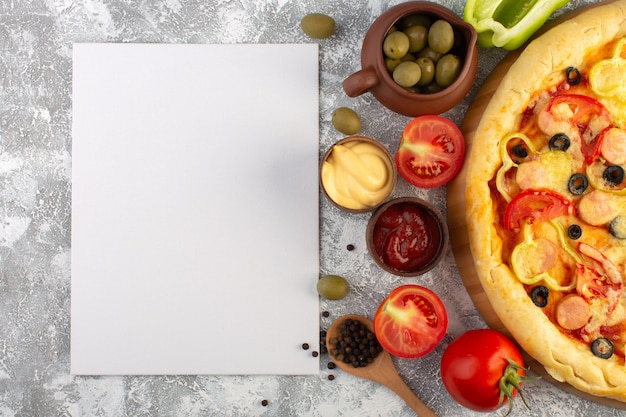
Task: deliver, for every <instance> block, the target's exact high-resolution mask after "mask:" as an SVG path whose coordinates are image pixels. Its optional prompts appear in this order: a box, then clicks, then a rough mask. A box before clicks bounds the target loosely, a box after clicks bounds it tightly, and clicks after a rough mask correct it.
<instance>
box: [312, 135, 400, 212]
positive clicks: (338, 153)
mask: <svg viewBox="0 0 626 417" xmlns="http://www.w3.org/2000/svg"><path fill="white" fill-rule="evenodd" d="M393 169H394V167H393V163H392V161H390V160H389V156H388V155H387V154H386V153H385V151H384V150H382V149H380V148H379V147H378V146H376V145H375V144H373V143H370V142H367V141H361V140H352V141H347V142H343V143H341V144H337V145H335V146H333V148H332V151H331V152H330V154H329V156H328V157H327V158H326V160H325V161H324V162H323V163H322V168H321V171H322V172H321V176H322V185H323V186H324V190H326V194H328V196H329V197H330V198H331V199H332V200H333V201H334V202H335V203H337V204H339V205H340V206H343V207H345V208H347V209H352V210H362V209H367V208H371V207H375V206H377V205H378V204H380V203H381V202H382V201H383V200H384V199H385V198H387V196H388V195H389V194H390V193H391V191H392V188H393V186H394V183H393Z"/></svg>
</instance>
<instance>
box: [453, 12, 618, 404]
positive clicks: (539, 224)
mask: <svg viewBox="0 0 626 417" xmlns="http://www.w3.org/2000/svg"><path fill="white" fill-rule="evenodd" d="M469 140H470V139H468V141H469ZM465 164H466V166H465V201H466V213H465V220H466V224H467V228H468V233H469V245H470V249H471V252H472V257H473V261H474V265H475V267H476V273H477V275H478V278H479V279H480V282H481V284H482V287H483V290H484V292H485V293H486V295H487V297H488V299H489V302H490V304H491V306H492V308H493V310H494V311H495V313H496V314H497V315H498V317H499V319H500V320H501V321H502V323H503V324H504V325H505V326H506V328H507V330H508V331H509V332H510V333H511V335H512V336H513V337H514V338H515V340H516V341H517V342H518V343H519V345H520V346H521V347H522V348H523V349H524V350H525V351H526V352H527V353H528V354H529V355H531V356H532V357H534V358H535V359H536V360H537V361H538V362H540V363H541V364H542V365H543V366H544V367H545V369H546V371H547V372H548V374H550V375H551V376H552V377H553V378H554V379H556V380H558V381H562V382H566V383H569V384H571V385H572V386H573V387H575V388H576V389H578V390H580V391H583V392H586V393H589V394H592V395H595V396H602V397H608V398H612V399H616V400H619V401H626V363H625V351H626V288H624V280H625V277H626V180H625V179H624V170H625V169H626V0H618V1H611V2H605V3H602V4H601V5H598V6H595V7H594V8H592V9H587V10H583V11H582V12H580V13H578V14H576V15H575V16H573V17H571V18H569V19H567V20H564V21H562V22H561V23H559V24H558V25H556V26H554V27H552V28H550V29H549V30H546V31H545V32H544V33H543V34H541V35H540V36H538V37H536V38H535V39H534V40H532V41H531V42H530V43H529V44H528V45H527V46H526V47H525V48H524V49H523V50H522V52H520V53H519V56H518V57H517V59H516V60H515V61H514V62H513V63H512V64H511V65H510V67H509V68H508V71H507V72H506V74H505V75H504V77H503V78H502V79H501V81H500V83H499V84H498V86H497V88H496V89H495V92H494V93H493V96H491V98H490V100H489V103H488V104H487V105H486V107H485V110H484V112H483V114H482V117H481V119H480V121H479V122H478V124H477V125H476V129H475V131H474V132H473V136H472V137H471V147H470V150H469V152H468V157H467V159H466V162H465Z"/></svg>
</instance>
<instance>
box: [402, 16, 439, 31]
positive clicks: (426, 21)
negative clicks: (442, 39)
mask: <svg viewBox="0 0 626 417" xmlns="http://www.w3.org/2000/svg"><path fill="white" fill-rule="evenodd" d="M432 24H433V21H432V19H431V18H430V17H428V16H426V15H423V14H411V15H408V16H406V17H403V18H402V19H401V20H400V22H399V23H398V26H399V27H401V28H402V29H406V28H408V27H411V26H424V27H425V28H429V27H430V25H432Z"/></svg>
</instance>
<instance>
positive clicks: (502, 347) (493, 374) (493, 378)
mask: <svg viewBox="0 0 626 417" xmlns="http://www.w3.org/2000/svg"><path fill="white" fill-rule="evenodd" d="M525 371H526V369H525V368H524V360H523V358H522V354H521V353H520V351H519V349H518V348H517V346H515V344H514V343H513V342H512V341H511V340H510V339H509V338H508V337H506V336H505V335H503V334H502V333H500V332H498V331H495V330H491V329H478V330H470V331H468V332H466V333H464V334H462V335H461V336H459V337H458V338H456V339H455V340H454V341H453V342H452V343H450V345H449V346H448V347H447V348H446V350H445V352H444V353H443V356H442V358H441V377H442V379H443V384H444V386H445V387H446V389H447V390H448V392H449V393H450V395H451V396H452V398H454V399H455V400H456V401H457V402H458V403H459V404H461V405H462V406H464V407H467V408H469V409H471V410H475V411H482V412H486V411H493V410H496V409H498V408H500V407H501V406H503V405H504V404H507V403H508V405H509V410H508V412H507V415H508V414H509V413H510V412H511V409H512V407H513V398H514V397H515V396H516V395H517V393H518V392H519V393H520V397H521V398H522V401H523V402H524V404H526V401H525V399H524V396H523V395H522V392H521V384H522V382H525V381H529V380H534V379H537V378H530V377H526V376H525ZM526 407H528V405H526Z"/></svg>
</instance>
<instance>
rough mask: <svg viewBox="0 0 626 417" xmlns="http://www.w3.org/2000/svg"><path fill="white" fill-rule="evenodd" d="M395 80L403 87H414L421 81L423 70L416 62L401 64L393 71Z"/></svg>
mask: <svg viewBox="0 0 626 417" xmlns="http://www.w3.org/2000/svg"><path fill="white" fill-rule="evenodd" d="M392 76H393V80H394V81H395V82H396V84H398V85H399V86H402V87H412V86H414V85H415V84H417V82H418V81H419V80H420V78H421V76H422V70H421V69H420V66H419V65H417V63H415V62H414V61H405V62H401V63H400V65H398V66H397V67H396V69H395V70H394V71H393V74H392Z"/></svg>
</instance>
